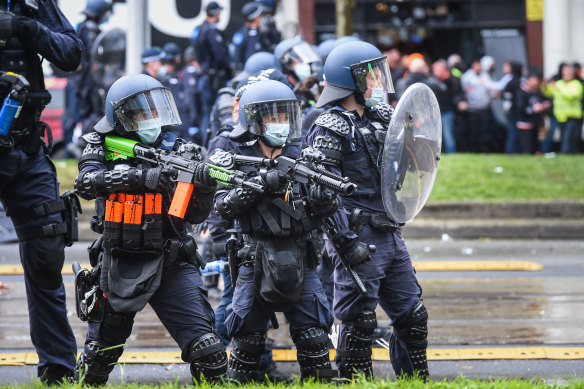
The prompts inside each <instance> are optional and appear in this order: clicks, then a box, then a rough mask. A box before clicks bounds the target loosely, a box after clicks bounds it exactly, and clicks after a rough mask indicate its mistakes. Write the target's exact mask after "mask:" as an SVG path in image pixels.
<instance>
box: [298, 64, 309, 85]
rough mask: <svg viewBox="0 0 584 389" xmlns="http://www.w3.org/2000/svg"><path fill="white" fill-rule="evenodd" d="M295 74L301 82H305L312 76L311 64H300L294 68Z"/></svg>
mask: <svg viewBox="0 0 584 389" xmlns="http://www.w3.org/2000/svg"><path fill="white" fill-rule="evenodd" d="M294 73H296V77H298V79H299V80H300V81H304V80H305V79H307V78H308V76H310V75H311V74H312V69H310V64H307V63H298V64H296V67H295V68H294Z"/></svg>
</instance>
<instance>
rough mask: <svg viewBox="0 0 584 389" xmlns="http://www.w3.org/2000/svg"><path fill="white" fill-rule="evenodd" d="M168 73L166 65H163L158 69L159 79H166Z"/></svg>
mask: <svg viewBox="0 0 584 389" xmlns="http://www.w3.org/2000/svg"><path fill="white" fill-rule="evenodd" d="M167 73H168V69H167V68H166V66H165V65H162V66H161V67H160V69H158V77H164V76H166V74H167Z"/></svg>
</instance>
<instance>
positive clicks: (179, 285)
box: [76, 132, 226, 384]
mask: <svg viewBox="0 0 584 389" xmlns="http://www.w3.org/2000/svg"><path fill="white" fill-rule="evenodd" d="M83 139H84V141H85V144H86V145H85V151H84V156H83V157H82V158H81V159H80V162H79V177H81V180H80V179H79V178H78V180H77V181H80V182H83V177H84V175H87V174H91V173H92V172H99V171H113V170H117V169H120V168H121V169H122V170H124V168H125V169H131V168H133V167H139V168H142V165H141V164H138V162H137V160H135V161H126V160H116V161H105V160H104V158H103V155H104V147H103V139H102V136H100V135H99V134H98V133H96V132H94V133H90V134H87V135H84V137H83ZM181 143H182V142H181V141H180V140H177V137H176V135H174V134H173V133H170V132H166V133H164V134H163V136H162V137H161V138H160V139H159V140H158V141H157V142H156V143H155V144H154V145H153V147H156V148H161V149H166V150H176V149H177V148H178V147H180V144H181ZM144 167H150V166H148V164H146V165H144ZM128 174H130V173H128ZM76 185H77V182H76ZM171 195H172V185H171V190H170V192H168V191H167V193H163V204H162V225H161V227H160V231H161V232H160V234H161V236H160V237H159V238H157V239H155V238H152V239H147V238H146V235H144V239H143V244H142V246H141V248H138V249H136V250H137V251H136V250H134V251H130V250H122V248H123V247H122V248H120V247H118V246H114V247H106V246H105V245H104V254H103V258H104V260H103V261H102V262H101V267H102V270H101V276H100V286H101V287H102V289H103V290H104V293H106V295H107V296H108V297H107V300H106V305H105V312H106V314H105V317H104V320H103V321H101V322H89V330H88V333H87V338H86V344H85V350H84V353H83V355H82V357H81V358H80V362H79V364H80V366H83V364H86V365H88V366H89V369H88V373H87V374H88V376H87V377H86V378H85V380H86V382H88V383H90V384H104V383H105V382H106V381H107V376H108V375H109V372H110V371H111V369H112V368H113V363H115V362H116V361H117V359H118V358H119V356H120V355H121V353H122V351H123V349H122V348H118V349H115V348H114V349H111V350H109V351H108V352H104V353H102V354H97V355H94V354H95V349H97V348H107V347H111V346H116V345H120V344H124V343H125V342H126V339H127V338H128V337H129V336H130V334H131V331H132V326H133V323H134V317H135V315H136V312H137V311H139V310H141V309H142V307H143V306H144V305H145V304H146V302H147V303H149V304H150V305H151V306H152V308H153V309H154V311H155V312H156V314H157V316H158V317H159V318H160V320H161V321H162V324H163V325H164V326H165V328H166V329H167V330H168V332H169V333H170V335H171V336H172V337H173V339H174V340H175V341H176V342H177V344H178V345H179V347H180V349H181V350H182V354H181V356H182V359H183V360H184V361H185V362H190V363H191V372H192V374H193V376H194V378H195V379H198V378H199V374H201V372H203V373H204V374H205V375H206V378H207V379H208V380H209V379H213V378H217V377H218V376H219V375H220V374H222V372H223V370H222V369H224V368H225V365H226V357H224V359H223V361H221V360H219V359H220V358H221V355H223V356H224V352H223V346H222V345H221V343H220V341H219V338H218V337H217V335H216V333H215V332H216V331H215V326H214V314H213V310H212V308H211V306H210V305H209V303H208V302H207V298H206V296H207V292H206V290H205V289H204V288H203V284H202V281H201V275H200V273H199V269H198V267H197V266H195V265H194V264H193V263H192V261H190V260H187V259H186V258H185V252H184V251H182V249H180V250H179V251H178V254H177V255H175V256H174V257H173V255H172V252H173V250H172V249H169V248H168V247H170V246H169V244H170V243H171V242H177V243H178V242H184V241H185V237H186V235H187V230H186V222H189V223H193V224H197V223H201V222H203V221H204V220H205V219H206V218H207V216H208V215H209V212H210V210H211V205H212V198H213V190H211V192H202V191H201V188H200V187H197V188H195V192H194V193H193V198H192V199H191V200H190V202H189V206H188V208H187V210H186V214H185V218H184V220H182V219H179V218H174V217H170V216H169V215H168V214H167V213H168V209H169V206H170V202H171ZM92 197H94V196H92ZM104 203H105V197H102V195H100V194H97V198H96V211H97V215H98V217H99V218H101V219H102V220H103V218H104V213H105V212H104ZM150 225H153V226H154V225H155V224H150ZM147 226H148V224H147V223H146V222H145V223H144V226H143V227H142V228H141V229H142V230H144V231H147V230H148V228H149V227H147ZM124 236H125V235H124ZM107 239H108V238H107V237H106V236H105V233H104V242H106V241H107ZM154 240H158V241H160V242H159V243H160V247H162V243H164V242H165V243H164V247H165V251H164V253H162V249H160V254H157V251H156V250H154V249H152V248H146V247H145V245H146V244H153V243H156V242H154ZM138 241H139V240H138ZM161 242H162V243H161ZM173 244H174V243H173ZM195 248H196V247H195ZM153 250H154V254H156V255H155V258H156V259H154V261H159V262H157V263H161V264H160V265H159V264H156V265H155V266H156V268H158V270H156V268H155V270H154V271H153V272H151V274H145V273H146V272H147V271H149V270H148V267H146V266H147V265H144V266H143V265H142V263H145V262H146V261H152V259H151V258H150V257H151V256H152V251H153ZM116 253H118V254H116ZM132 253H137V254H132ZM120 255H121V256H126V257H129V256H131V255H138V256H141V260H140V262H133V265H132V266H133V270H132V271H131V272H130V273H133V276H128V277H129V278H131V280H134V279H139V281H140V284H138V285H133V286H132V287H131V292H128V291H126V290H123V289H122V292H124V295H122V293H121V292H120V291H119V290H117V291H116V294H115V296H116V298H115V299H114V298H113V297H114V294H113V293H112V292H108V289H107V288H111V289H112V290H113V286H112V285H113V280H114V277H117V278H120V279H122V281H123V277H124V273H128V270H127V269H125V268H124V267H121V266H120V267H119V268H118V270H117V272H114V270H113V266H114V261H113V259H114V258H115V257H116V256H120ZM159 255H160V256H163V257H162V260H161V261H160V259H158V258H160V257H159ZM108 257H111V258H112V261H111V262H110V263H111V264H109V265H108V262H107V261H106V258H108ZM131 263H132V262H128V264H127V265H125V266H127V267H129V266H130V265H129V264H131ZM145 276H148V277H149V278H148V279H147V280H148V281H145V280H144V277H145ZM158 277H159V278H158ZM157 278H158V279H157ZM151 279H155V280H156V279H157V281H154V282H153V283H152V285H151V286H148V288H146V290H143V291H142V292H140V285H150V284H146V282H150V280H151ZM131 280H130V281H131ZM116 282H118V281H116ZM119 284H121V283H119ZM134 290H137V291H138V292H134ZM142 296H146V297H144V298H143V297H142ZM217 345H221V346H220V348H219V349H218V348H217ZM209 346H210V347H211V348H210V349H208V350H207V351H209V353H205V350H204V349H205V348H206V347H209ZM200 349H203V350H202V351H201V350H200ZM219 350H220V351H221V353H220V352H219ZM212 355H215V356H216V357H217V358H218V360H216V361H215V362H216V363H214V364H210V363H209V364H205V362H208V361H205V358H209V357H210V356H212ZM104 366H105V367H104ZM80 370H82V369H80Z"/></svg>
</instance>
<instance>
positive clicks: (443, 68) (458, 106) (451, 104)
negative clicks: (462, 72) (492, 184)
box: [432, 59, 468, 153]
mask: <svg viewBox="0 0 584 389" xmlns="http://www.w3.org/2000/svg"><path fill="white" fill-rule="evenodd" d="M432 73H433V74H434V77H436V78H437V79H438V80H439V81H441V82H442V83H443V84H444V85H445V86H446V88H445V89H444V90H443V91H442V90H441V91H440V92H439V93H437V94H436V98H437V99H438V104H439V106H440V115H441V118H442V141H443V143H442V144H443V147H444V152H445V153H454V152H456V138H455V136H454V123H455V115H456V111H457V110H460V111H466V109H467V108H468V104H467V103H466V100H465V96H464V92H463V91H462V88H461V87H460V81H459V80H458V78H456V77H453V76H452V74H451V73H450V70H448V65H447V63H446V61H444V60H443V59H441V60H438V61H436V62H434V63H433V64H432Z"/></svg>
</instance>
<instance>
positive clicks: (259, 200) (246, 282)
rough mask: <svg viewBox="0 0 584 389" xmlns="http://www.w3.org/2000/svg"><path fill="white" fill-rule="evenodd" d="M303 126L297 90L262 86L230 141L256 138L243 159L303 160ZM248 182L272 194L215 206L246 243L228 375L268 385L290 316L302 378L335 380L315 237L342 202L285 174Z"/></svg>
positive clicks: (237, 194)
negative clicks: (267, 362)
mask: <svg viewBox="0 0 584 389" xmlns="http://www.w3.org/2000/svg"><path fill="white" fill-rule="evenodd" d="M300 118H301V113H300V104H299V101H298V100H297V99H296V97H295V95H294V93H293V92H292V90H291V89H290V88H288V87H287V86H286V85H284V84H282V83H280V82H277V81H272V80H265V81H259V82H256V83H254V84H251V85H250V86H249V87H248V88H247V89H246V90H245V91H244V92H243V95H242V96H241V100H240V102H239V123H238V125H237V126H236V128H235V129H234V130H233V131H232V133H231V135H230V136H231V137H232V138H234V139H240V137H241V136H244V135H246V134H249V135H251V136H253V137H254V138H255V139H254V141H253V142H252V143H250V144H246V145H242V146H240V147H239V149H238V150H237V151H238V153H240V154H242V155H244V156H253V157H263V158H266V157H267V158H278V157H279V156H288V157H292V158H298V157H300V149H299V146H300V145H299V144H298V143H295V142H292V141H291V140H293V139H297V137H298V136H299V133H300V120H301V119H300ZM211 161H213V162H214V163H217V164H221V165H222V166H225V167H227V166H230V167H235V168H238V167H239V166H238V163H237V162H236V161H237V160H234V157H233V156H232V155H231V154H230V153H217V154H215V155H214V156H213V157H211ZM234 161H235V162H234ZM249 175H250V176H251V178H249V180H251V181H255V182H256V183H258V184H259V185H261V186H263V187H264V188H265V190H264V191H263V192H260V191H252V190H248V189H243V190H238V189H234V190H221V191H218V192H217V195H216V197H215V206H214V209H215V212H216V213H217V215H218V216H219V217H220V218H222V219H223V220H226V221H228V220H234V219H236V220H238V222H239V224H240V226H241V232H242V234H243V242H244V246H243V247H242V248H241V250H239V251H238V253H237V258H235V257H234V256H232V254H233V253H231V254H229V255H230V258H229V260H230V266H231V268H232V272H231V274H232V277H233V278H235V279H236V283H235V290H234V293H233V302H232V304H231V305H229V306H228V308H227V316H226V319H225V325H226V327H227V330H228V332H229V335H230V336H232V337H233V350H232V352H231V356H230V359H229V375H230V377H231V378H233V379H236V380H238V381H242V382H246V381H251V380H258V379H261V377H258V374H257V373H258V370H259V365H260V360H261V357H262V354H263V352H264V350H265V343H266V331H267V325H268V322H269V321H270V317H271V316H272V315H273V312H274V311H284V312H285V315H286V317H287V318H288V319H289V320H290V334H291V336H292V340H293V341H294V343H295V344H296V348H297V350H298V363H299V364H300V371H301V375H302V378H308V377H320V378H322V379H330V378H331V376H332V370H331V365H330V362H329V359H328V354H329V347H328V336H327V332H328V329H329V328H330V325H331V324H332V317H331V316H330V313H329V310H328V308H327V302H326V296H325V295H324V291H323V290H322V287H321V285H320V281H319V279H318V276H317V275H316V272H315V266H316V258H317V255H318V253H316V252H315V251H314V245H313V244H311V243H312V242H313V241H312V239H311V233H312V231H313V229H314V228H317V225H318V223H319V220H320V216H321V215H326V214H329V213H333V212H334V211H335V210H336V208H337V206H338V204H337V202H336V196H332V195H331V194H330V193H328V191H326V190H324V189H323V190H321V188H320V187H319V186H318V185H315V186H311V187H310V188H306V187H303V186H301V185H300V184H298V183H290V182H287V181H286V180H285V179H282V178H281V177H280V175H279V174H278V171H267V172H262V171H261V170H260V169H251V170H250V171H249ZM305 204H306V205H305ZM307 242H310V243H307ZM262 269H263V270H262ZM236 272H237V273H238V275H237V274H236Z"/></svg>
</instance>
